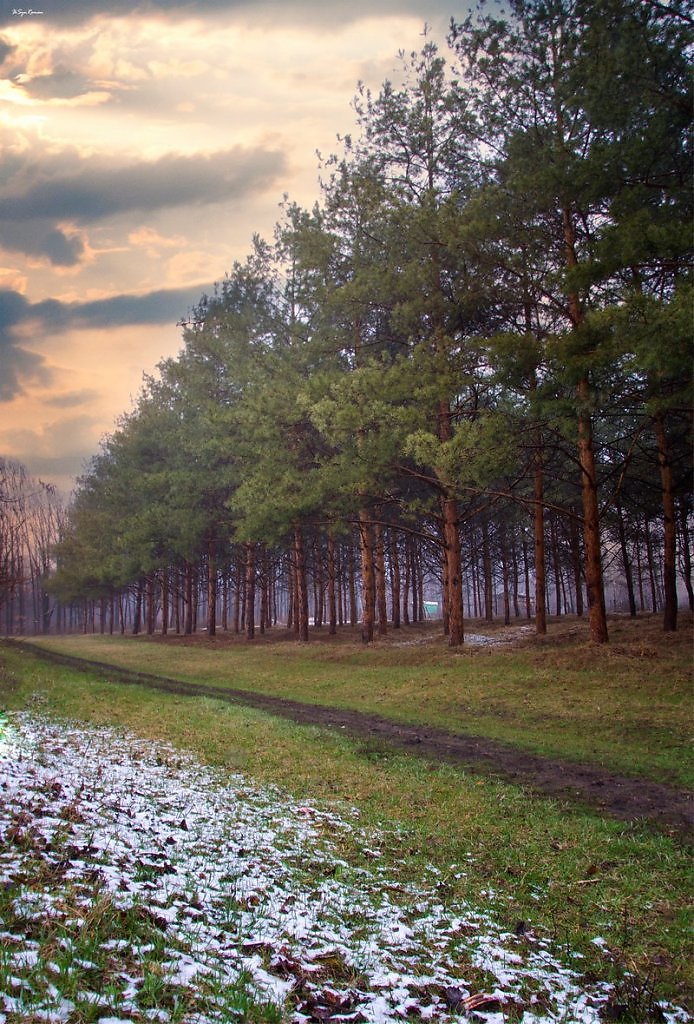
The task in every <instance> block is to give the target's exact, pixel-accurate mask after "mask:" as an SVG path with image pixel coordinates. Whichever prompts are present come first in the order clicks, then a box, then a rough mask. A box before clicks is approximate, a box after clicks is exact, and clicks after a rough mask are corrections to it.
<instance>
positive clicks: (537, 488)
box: [533, 442, 547, 636]
mask: <svg viewBox="0 0 694 1024" xmlns="http://www.w3.org/2000/svg"><path fill="white" fill-rule="evenodd" d="M533 499H534V502H535V504H534V510H535V511H534V515H533V530H534V541H535V632H536V633H537V634H538V636H544V634H545V633H546V632H547V605H546V603H545V593H546V576H545V564H546V563H545V469H544V459H543V457H542V445H541V443H539V442H538V444H537V446H536V448H535V454H534V467H533Z"/></svg>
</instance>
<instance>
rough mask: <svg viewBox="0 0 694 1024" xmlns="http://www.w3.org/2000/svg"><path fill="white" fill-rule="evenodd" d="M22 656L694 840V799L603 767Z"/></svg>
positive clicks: (93, 665) (65, 660)
mask: <svg viewBox="0 0 694 1024" xmlns="http://www.w3.org/2000/svg"><path fill="white" fill-rule="evenodd" d="M17 646H20V645H19V644H18V645H17ZM21 648H22V649H23V650H26V651H30V652H31V653H32V654H34V655H35V656H37V657H39V658H41V659H42V660H44V661H51V662H56V663H58V664H61V665H69V666H70V667H72V668H76V669H79V670H82V671H85V672H93V673H97V674H98V675H100V676H103V677H104V678H106V679H108V680H109V681H110V682H119V683H126V684H136V685H139V686H146V687H148V688H150V689H156V690H163V691H164V692H166V693H175V694H181V695H185V696H190V697H212V698H214V699H215V700H220V701H224V702H226V703H229V704H241V705H245V706H247V707H253V708H258V709H260V710H262V711H267V712H268V713H270V714H272V715H279V716H281V717H283V718H288V719H291V720H292V721H294V722H298V723H301V724H308V725H317V726H320V727H322V728H327V729H335V730H340V731H342V732H344V733H346V734H348V735H349V736H351V737H354V738H355V739H357V740H360V741H361V742H362V743H363V744H364V747H365V748H366V749H367V750H369V749H371V750H378V749H380V750H388V749H390V750H397V751H405V752H407V753H409V754H414V755H416V756H417V757H422V758H426V759H428V760H430V761H434V762H445V763H448V764H455V765H461V766H464V767H465V768H466V769H468V770H470V771H472V772H476V773H480V774H485V775H494V776H498V777H500V778H503V779H506V780H509V781H511V782H514V783H517V784H519V785H522V786H525V787H527V788H528V789H530V790H533V791H534V792H536V793H541V794H544V795H547V796H552V797H556V798H558V799H562V800H571V801H574V802H577V803H581V804H584V805H588V806H590V807H593V808H595V809H597V810H598V811H599V812H600V813H602V814H607V815H611V816H612V817H615V818H621V819H623V820H628V821H633V820H637V819H645V820H647V821H649V822H652V823H655V824H656V825H658V826H659V827H661V828H663V829H664V830H666V831H668V832H670V833H676V834H682V835H687V834H689V835H691V833H692V832H693V831H694V809H693V807H692V794H691V792H689V791H687V790H682V789H676V788H675V787H671V786H666V785H664V784H662V783H658V782H653V781H651V780H649V779H646V778H638V777H633V776H626V775H615V774H612V773H609V772H606V771H605V770H604V769H603V768H601V767H600V766H599V765H593V764H582V763H577V762H572V761H564V760H560V759H557V758H548V757H541V756H539V755H537V754H532V753H529V752H527V751H523V750H520V749H518V748H517V747H514V746H512V745H510V744H506V743H500V742H498V741H496V740H490V739H486V738H484V737H480V736H472V735H469V734H465V733H453V732H448V731H447V730H445V729H439V728H436V727H434V726H428V725H408V724H403V723H399V722H394V721H392V720H391V719H387V718H383V717H381V716H380V715H374V714H369V713H365V712H362V711H356V710H352V709H346V708H334V707H326V706H324V705H320V704H305V703H302V702H299V701H295V700H289V699H287V698H284V697H273V696H270V695H268V694H260V693H253V692H250V691H247V690H234V689H226V688H224V689H223V688H221V687H216V686H208V685H205V684H202V683H189V682H184V681H183V680H180V679H172V678H168V677H164V676H155V675H150V674H148V673H144V672H134V671H131V670H129V669H124V668H121V667H119V666H117V665H109V664H106V663H103V662H98V661H89V660H86V659H83V658H77V657H74V656H72V655H68V654H60V653H58V652H56V651H49V650H46V649H45V648H39V647H38V646H33V645H32V644H29V643H26V642H22V643H21Z"/></svg>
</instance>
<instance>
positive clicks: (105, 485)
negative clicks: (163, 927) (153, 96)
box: [0, 0, 694, 647]
mask: <svg viewBox="0 0 694 1024" xmlns="http://www.w3.org/2000/svg"><path fill="white" fill-rule="evenodd" d="M510 7H511V13H510V14H509V15H508V16H503V15H501V14H498V13H497V12H496V10H495V9H493V8H492V7H490V8H489V10H488V11H487V12H485V9H484V8H482V10H481V11H479V12H476V13H475V14H471V15H470V16H469V17H468V18H467V19H466V20H463V21H457V20H452V21H451V26H450V32H449V36H448V39H447V40H446V41H445V44H440V45H439V44H437V42H435V41H433V40H432V39H430V38H429V36H428V35H427V34H426V33H425V39H424V42H423V45H422V48H421V50H420V51H419V52H414V53H411V54H401V55H400V56H401V64H402V74H401V77H400V78H399V79H398V81H397V82H391V81H386V82H384V83H383V85H382V86H381V87H380V88H379V89H378V90H377V91H371V90H370V89H368V88H367V87H366V86H364V85H360V86H359V87H358V91H357V94H356V97H355V99H354V102H353V110H354V122H355V123H354V131H353V133H352V134H350V135H347V136H344V137H341V138H340V139H339V146H338V147H337V148H339V151H340V152H339V154H336V155H332V156H327V157H324V158H320V185H321V191H320V199H319V201H317V202H316V204H315V206H313V208H311V209H305V208H303V207H301V206H299V205H298V204H296V203H294V202H293V201H292V200H291V198H290V197H285V199H284V202H283V203H282V205H281V208H280V209H281V216H280V218H279V221H278V223H277V225H276V228H275V231H274V235H273V237H272V238H270V239H263V238H261V237H255V238H254V239H253V242H252V246H251V249H250V252H249V255H248V256H247V258H246V259H245V260H243V261H239V262H238V263H237V264H235V265H234V266H233V267H232V268H231V269H230V270H229V271H228V273H227V274H226V276H224V278H223V279H222V280H221V281H220V282H219V283H218V285H217V286H216V287H215V289H214V291H213V293H212V294H209V295H203V296H201V298H200V301H199V303H198V305H197V306H196V307H195V308H194V309H192V310H190V311H189V312H188V313H187V314H186V315H185V316H184V317H183V319H182V321H181V325H180V326H181V328H182V348H181V350H180V352H179V354H178V355H177V356H176V357H175V358H167V359H164V360H162V361H161V363H160V364H159V366H158V368H157V372H156V373H155V374H154V375H152V376H146V377H145V379H144V383H143V387H142V391H141V393H140V395H139V397H138V399H137V401H136V402H135V404H134V406H133V408H132V410H131V411H129V412H127V413H125V414H124V415H123V416H122V417H121V419H120V420H119V422H118V423H117V426H116V428H115V429H114V431H113V432H112V433H111V434H110V436H108V437H106V438H105V439H104V440H103V442H102V445H101V450H100V451H99V453H98V454H97V455H96V456H95V457H94V458H93V460H92V462H91V464H90V465H89V466H88V468H87V469H86V471H85V473H84V475H83V476H82V477H81V478H80V480H79V482H78V487H77V490H76V492H75V494H74V495H73V497H72V499H71V502H70V504H69V506H68V507H66V508H63V506H62V505H61V503H60V501H59V499H58V497H57V496H56V495H55V494H54V493H53V492H52V490H51V489H50V488H48V487H46V485H43V484H40V482H38V481H33V480H32V479H31V478H30V477H29V475H28V474H27V472H26V471H25V470H24V469H23V468H22V467H21V466H17V465H15V464H13V463H12V462H11V461H10V460H7V459H5V460H1V461H0V617H1V618H2V623H3V627H2V628H3V630H4V632H6V633H8V634H13V633H14V634H20V633H45V632H50V631H58V632H59V631H68V630H69V631H85V632H86V631H101V632H113V631H121V632H124V631H126V630H127V631H131V632H134V633H138V632H147V633H154V632H155V631H160V632H161V633H167V632H176V633H184V634H190V633H193V632H194V631H196V630H200V631H202V630H206V632H207V634H208V635H210V636H211V635H214V633H215V631H216V630H218V629H220V628H221V629H224V630H228V631H231V632H234V633H239V634H242V635H245V636H246V637H247V638H248V639H253V637H254V636H256V635H257V634H258V633H264V632H265V630H267V629H270V628H272V627H275V626H277V625H278V624H281V626H282V627H283V628H285V627H286V628H287V629H289V630H293V631H294V632H295V634H296V636H297V637H298V638H299V639H301V640H303V641H307V640H309V638H310V636H311V635H312V633H313V631H315V630H323V631H324V632H325V631H327V632H329V633H331V634H332V633H335V632H336V631H337V629H338V627H339V626H351V627H354V629H355V630H358V631H360V632H361V637H362V639H363V640H364V642H366V643H368V642H370V641H372V640H373V639H374V637H376V636H378V635H379V634H383V633H385V632H386V631H387V630H390V629H397V628H398V627H399V626H400V625H401V624H407V623H409V622H417V621H419V620H421V619H423V618H424V617H434V618H438V619H441V620H442V622H443V628H444V632H445V635H446V637H447V640H448V643H449V644H450V645H451V646H452V647H456V646H458V645H460V644H462V643H463V642H464V638H465V621H466V620H467V619H470V618H482V619H487V620H492V619H495V618H499V619H503V621H504V622H506V623H508V622H510V621H512V620H513V619H518V618H522V619H528V620H532V621H533V622H534V624H535V629H536V631H537V632H538V633H539V634H542V633H544V632H545V631H546V629H547V619H548V617H549V616H555V615H562V614H567V613H570V614H574V615H578V616H584V617H585V618H586V619H587V621H588V623H589V629H590V636H591V638H592V640H593V641H594V642H596V643H606V642H607V641H608V639H609V637H608V619H607V616H608V612H623V613H626V614H629V615H631V616H636V615H637V614H638V613H639V612H642V611H649V612H656V611H657V612H659V613H662V617H663V627H664V629H665V631H668V632H672V631H674V630H675V629H676V628H677V616H678V606H682V607H685V606H688V608H689V609H694V592H693V590H692V582H691V552H690V527H691V517H692V487H691V483H692V479H691V470H692V465H691V450H692V449H691V409H692V374H691V368H692V351H691V338H692V321H691V311H692V277H691V271H692V233H691V226H692V209H691V202H692V190H691V166H692V163H691V149H690V145H691V142H690V140H691V135H690V128H691V109H692V105H691V85H692V76H691V48H692V24H693V22H692V19H691V17H690V14H689V13H688V9H687V5H686V4H684V3H683V2H681V0H672V2H670V3H667V4H664V3H658V2H656V0H632V2H629V3H626V4H625V3H624V0H575V2H572V3H566V2H564V0H556V2H555V0H548V2H545V0H513V2H512V3H511V5H510ZM233 227H234V226H233V224H232V225H227V226H225V228H224V230H227V231H233Z"/></svg>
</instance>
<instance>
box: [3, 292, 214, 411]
mask: <svg viewBox="0 0 694 1024" xmlns="http://www.w3.org/2000/svg"><path fill="white" fill-rule="evenodd" d="M205 290H207V291H208V292H209V291H211V290H212V289H211V287H207V288H205V287H203V286H200V285H196V286H194V287H192V288H165V289H160V290H158V291H154V292H150V293H148V294H146V295H113V296H110V297H108V298H103V299H94V300H92V301H90V302H60V301H59V300H57V299H45V300H44V301H43V302H34V303H32V302H29V301H28V300H27V299H26V298H25V296H24V295H22V294H21V293H19V292H15V291H11V290H9V289H6V290H4V291H0V357H1V361H2V370H3V372H2V375H0V401H1V402H7V401H10V400H11V399H13V398H14V397H16V396H17V395H21V394H23V393H24V388H25V385H26V384H27V383H28V382H29V381H40V382H41V383H50V380H51V371H50V369H49V367H48V366H47V365H46V362H45V359H44V357H43V356H41V355H38V354H36V353H34V352H31V351H29V350H28V349H27V348H26V347H25V339H26V336H27V335H30V334H31V333H34V332H40V333H41V335H42V336H44V337H45V336H49V337H50V336H51V335H57V334H61V333H64V332H65V331H68V330H71V329H86V328H97V329H103V330H108V329H110V328H116V327H123V326H132V325H138V324H143V325H145V324H167V323H169V324H172V325H173V324H174V323H176V322H177V321H179V320H181V319H182V317H183V316H185V314H186V313H187V311H188V310H190V309H192V308H193V307H194V306H196V305H197V304H198V302H199V301H200V297H201V295H202V293H203V291H205ZM63 401H65V399H64V398H63V399H61V397H60V396H58V398H57V401H56V404H58V405H60V404H62V403H63Z"/></svg>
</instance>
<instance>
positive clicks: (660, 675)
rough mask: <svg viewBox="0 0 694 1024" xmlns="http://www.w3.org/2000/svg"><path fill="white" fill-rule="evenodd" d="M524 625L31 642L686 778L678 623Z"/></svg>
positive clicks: (685, 639)
mask: <svg viewBox="0 0 694 1024" xmlns="http://www.w3.org/2000/svg"><path fill="white" fill-rule="evenodd" d="M479 629H480V626H479V624H472V625H471V626H470V630H471V631H473V630H476V631H479ZM487 631H488V632H489V630H487ZM284 635H286V634H283V636H284ZM520 635H521V637H522V642H521V645H520V646H517V645H513V644H506V645H499V646H497V647H486V648H480V647H471V648H465V649H464V650H462V651H460V652H457V651H450V650H448V649H447V648H446V646H445V643H444V642H443V640H442V638H440V637H437V634H436V631H435V627H434V625H433V624H432V626H431V628H430V631H429V632H423V631H422V630H421V629H419V628H412V629H410V630H400V631H394V630H393V631H391V633H390V634H389V636H388V638H387V639H386V640H381V641H379V642H378V643H377V644H375V645H374V646H373V647H370V648H369V649H365V648H364V647H363V646H362V645H361V644H360V643H358V642H356V641H355V637H354V634H353V633H351V631H346V632H345V633H344V634H342V636H341V637H340V638H339V639H338V640H337V642H334V641H331V640H330V638H328V636H327V632H326V631H325V630H324V631H323V632H322V633H321V634H318V636H317V638H316V641H315V642H314V643H310V644H308V645H300V644H296V643H293V642H291V641H289V642H288V641H286V640H273V639H270V638H266V639H261V640H259V641H258V642H254V643H252V644H249V643H247V642H244V641H238V640H237V639H235V638H234V637H231V636H229V635H226V634H220V635H218V636H217V637H214V638H207V637H206V636H205V635H204V634H199V635H197V636H195V637H188V638H184V637H177V638H169V639H167V640H166V641H165V642H162V640H161V638H159V637H152V638H149V637H146V636H140V637H125V638H122V637H120V636H118V637H109V636H100V635H87V636H70V637H64V638H63V637H61V638H50V639H49V638H47V639H41V640H39V641H38V642H39V643H43V644H45V645H46V646H47V647H53V648H56V649H59V650H63V651H66V652H68V653H73V654H76V655H78V656H81V657H85V658H92V659H95V660H99V661H105V662H110V663H113V664H117V665H123V666H126V667H128V668H133V669H138V670H141V671H145V672H151V673H154V674H161V675H168V676H175V677H176V678H179V679H186V680H195V681H197V682H204V683H212V684H214V685H216V686H230V687H234V688H238V689H248V690H254V691H257V692H261V693H270V694H275V695H279V696H283V697H291V698H295V699H297V700H302V701H308V702H312V703H317V704H326V705H334V706H337V707H352V708H357V709H358V710H361V711H373V712H377V713H379V714H382V715H385V716H387V717H390V718H393V719H395V720H399V721H408V722H417V723H427V724H430V725H438V726H444V727H445V728H448V729H453V730H456V729H457V730H460V731H461V732H468V733H472V734H473V735H480V736H487V737H492V738H495V739H500V740H506V741H509V742H511V743H514V744H516V745H518V746H522V747H525V748H527V749H529V750H533V751H536V752H538V753H541V754H547V755H553V756H560V757H565V758H574V759H576V760H580V761H590V762H593V763H597V764H601V765H603V766H604V767H605V768H606V769H609V770H611V771H617V772H624V773H626V774H635V775H639V774H642V775H645V776H648V777H649V778H653V779H659V780H662V781H664V782H669V783H674V784H681V785H691V784H692V783H694V772H693V770H692V766H693V762H692V758H691V746H690V742H691V721H690V717H689V713H688V712H689V707H690V702H691V696H692V690H691V678H692V677H691V629H690V628H688V626H687V623H684V624H683V629H682V630H681V631H680V632H679V633H677V634H671V635H668V636H665V635H663V633H662V632H661V628H660V620H659V619H656V618H655V617H654V618H652V619H650V618H646V619H640V620H639V621H638V623H636V624H635V623H632V622H630V621H629V620H628V619H615V620H613V621H612V622H611V636H612V643H611V644H610V645H608V646H606V647H602V648H601V647H596V646H595V645H593V644H590V643H589V642H588V641H587V639H586V635H587V631H586V627H585V626H584V625H579V624H578V623H577V621H576V620H569V624H568V625H567V624H566V623H565V622H563V623H562V624H561V625H559V624H552V625H550V634H549V636H548V637H547V638H546V639H545V640H543V641H541V642H538V641H536V640H534V638H532V637H530V638H528V636H527V634H526V633H522V634H520ZM270 636H271V635H270ZM492 636H493V633H492Z"/></svg>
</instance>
